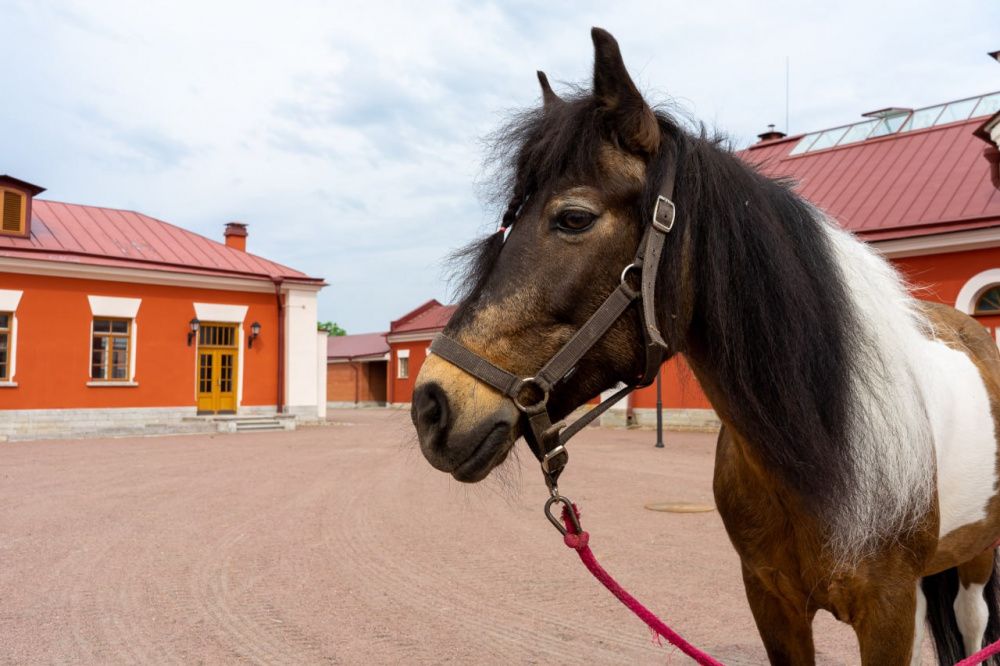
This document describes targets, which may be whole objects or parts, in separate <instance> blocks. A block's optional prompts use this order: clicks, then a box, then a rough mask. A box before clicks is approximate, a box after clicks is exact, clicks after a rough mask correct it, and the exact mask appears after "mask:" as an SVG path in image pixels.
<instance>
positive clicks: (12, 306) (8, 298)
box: [0, 289, 24, 388]
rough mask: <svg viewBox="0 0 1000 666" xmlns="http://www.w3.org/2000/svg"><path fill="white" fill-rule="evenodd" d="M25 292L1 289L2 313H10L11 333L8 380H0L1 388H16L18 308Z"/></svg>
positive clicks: (0, 310) (0, 305) (0, 304)
mask: <svg viewBox="0 0 1000 666" xmlns="http://www.w3.org/2000/svg"><path fill="white" fill-rule="evenodd" d="M23 294H24V292H23V291H20V290H16V289H0V312H9V313H10V333H9V334H8V335H9V338H8V340H7V366H8V376H7V379H2V378H0V388H16V387H17V381H15V377H17V306H18V305H19V304H20V303H21V296H22V295H23Z"/></svg>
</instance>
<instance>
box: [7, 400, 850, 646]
mask: <svg viewBox="0 0 1000 666" xmlns="http://www.w3.org/2000/svg"><path fill="white" fill-rule="evenodd" d="M330 421H331V425H329V426H325V427H312V428H302V429H300V430H298V431H296V432H293V433H278V434H273V433H259V434H246V435H218V436H183V437H159V438H147V439H114V440H107V439H106V440H82V441H53V442H22V443H8V444H3V445H0V662H3V663H11V664H29V663H30V664H36V663H80V664H84V663H86V664H92V663H116V664H117V663H146V664H154V663H155V664H159V663H178V664H193V663H266V664H312V663H333V664H360V663H380V664H381V663H455V664H469V663H497V664H499V663H503V664H573V663H600V664H612V663H615V664H636V663H640V664H665V663H671V664H684V663H688V662H687V660H686V659H685V658H684V656H683V655H681V654H680V653H677V652H676V651H674V650H672V649H671V648H669V647H658V646H656V645H655V644H653V642H652V641H651V640H650V636H649V632H648V631H647V630H646V629H645V627H644V626H643V625H642V624H641V623H640V622H639V621H638V620H636V619H635V618H633V617H632V616H630V615H629V614H628V613H627V611H625V610H624V609H623V608H622V607H620V606H619V605H618V602H617V601H615V600H614V599H613V598H612V597H611V596H610V595H609V594H608V593H607V592H606V591H605V590H604V589H603V588H601V587H600V586H599V585H598V584H597V583H596V582H595V581H593V580H592V579H591V578H590V576H589V574H588V573H587V572H586V571H585V570H584V568H583V567H582V565H581V564H580V563H579V561H578V560H577V558H576V555H575V554H574V553H573V552H572V551H570V550H568V549H567V548H565V547H564V546H563V544H562V542H561V539H560V537H559V535H558V533H557V532H556V531H555V530H554V529H553V528H552V526H551V525H549V523H548V522H547V521H546V520H545V518H544V517H543V516H542V514H541V506H542V504H543V502H544V500H545V489H544V486H543V483H542V480H541V478H540V476H539V475H538V473H537V468H536V466H535V463H534V461H533V459H532V458H531V456H530V454H529V453H528V452H527V450H526V449H525V450H523V451H521V452H520V456H519V458H520V460H519V461H511V462H509V463H508V464H507V465H506V466H505V467H504V468H503V469H502V470H501V474H500V476H499V478H491V479H490V480H488V481H487V482H485V483H483V484H480V485H478V486H463V485H460V484H458V483H457V482H455V481H453V480H452V479H451V478H450V477H448V476H446V475H444V474H441V473H440V472H436V471H435V470H433V469H432V468H431V467H430V466H429V465H427V464H426V463H425V462H424V460H423V458H422V457H421V456H420V454H419V452H418V450H417V449H416V447H415V443H414V439H413V434H412V430H411V428H410V425H409V418H408V415H407V414H405V413H402V412H394V411H384V410H362V411H350V410H345V411H336V412H333V413H332V414H331V416H330ZM653 441H654V439H653V434H652V433H650V432H637V431H631V432H626V431H615V430H601V429H588V430H587V431H586V432H584V433H583V434H581V435H580V436H579V437H578V438H577V439H575V440H574V441H573V443H572V445H571V447H572V448H571V455H572V460H571V462H570V465H569V468H568V470H567V472H566V474H565V475H564V477H563V481H562V483H561V486H562V488H563V491H564V492H565V493H566V494H567V495H569V496H570V497H572V498H573V499H574V500H575V501H577V502H578V503H579V504H581V505H582V507H583V511H584V525H585V527H586V528H587V529H588V530H589V531H590V532H591V534H592V540H591V546H592V547H593V549H594V551H595V553H596V554H597V556H598V557H599V558H600V559H601V561H602V562H603V564H604V565H605V566H606V567H607V568H608V569H609V570H610V571H611V572H612V574H614V575H616V576H617V577H618V578H619V580H620V581H621V582H622V584H624V585H625V586H626V587H627V588H629V589H631V590H632V591H633V592H634V593H635V594H636V595H637V596H638V597H639V598H640V599H641V600H644V601H645V602H646V603H647V605H649V606H650V607H651V608H652V609H653V610H654V611H655V612H658V613H660V614H661V616H662V617H664V619H665V620H666V621H667V622H668V623H669V624H671V625H672V626H674V627H675V628H676V629H678V630H679V631H680V632H681V633H682V634H683V635H685V636H686V637H687V638H689V639H690V640H691V641H692V642H694V643H695V644H696V645H698V646H700V647H702V648H704V649H706V650H707V651H708V652H710V653H711V654H713V655H714V656H716V657H718V658H720V659H721V660H723V661H724V662H726V663H727V664H761V663H765V661H766V660H765V656H764V651H763V648H762V647H761V645H760V642H759V639H758V638H757V635H756V631H755V629H754V626H753V620H752V618H751V615H750V611H749V608H748V607H747V604H746V601H745V600H744V597H743V591H742V587H741V583H740V576H739V567H738V562H737V559H736V556H735V554H734V552H733V550H732V548H731V546H730V545H729V542H728V540H727V538H726V535H725V533H724V531H723V528H722V524H721V521H720V519H719V516H718V514H716V513H714V512H712V513H703V514H686V515H681V514H668V513H656V512H651V511H647V510H645V509H643V504H645V503H647V502H651V501H664V500H689V501H699V502H706V501H711V468H712V457H713V446H712V444H713V441H714V438H713V436H709V435H692V434H676V433H668V446H667V448H666V449H663V450H657V449H654V448H653ZM522 446H523V445H522ZM816 630H817V647H818V652H819V663H823V664H852V663H856V662H857V657H856V642H855V639H854V635H853V633H852V632H851V631H850V630H849V628H847V627H845V626H841V625H838V624H837V623H836V622H835V621H833V619H832V618H831V617H829V616H827V615H824V614H821V616H820V617H819V618H818V619H817V622H816Z"/></svg>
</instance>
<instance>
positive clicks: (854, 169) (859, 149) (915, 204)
mask: <svg viewBox="0 0 1000 666" xmlns="http://www.w3.org/2000/svg"><path fill="white" fill-rule="evenodd" d="M982 122H983V118H982V117H978V118H972V119H969V120H966V121H962V122H956V123H951V124H947V125H940V126H937V127H930V128H927V129H923V130H916V131H912V132H902V133H898V134H890V135H888V136H885V137H881V138H877V139H868V140H866V141H861V142H858V143H851V144H847V145H843V146H838V147H835V148H829V149H826V150H817V151H815V152H806V153H801V154H799V155H794V156H790V155H789V152H790V151H791V150H792V148H794V147H795V145H796V144H797V143H798V140H799V139H801V138H802V136H803V135H799V136H794V137H789V138H786V139H781V140H778V141H768V142H763V143H759V144H755V145H753V146H750V147H749V148H748V149H746V150H744V151H742V152H741V153H739V155H740V157H741V158H742V159H744V160H745V161H747V162H749V163H752V164H755V165H757V166H758V168H759V169H760V170H761V171H762V172H763V173H765V174H767V175H769V176H784V177H789V178H792V179H794V180H795V181H797V186H796V190H797V191H798V192H799V193H800V194H801V195H802V196H804V197H805V198H806V199H808V200H810V201H811V202H813V203H814V204H815V205H817V206H818V207H820V208H822V209H823V210H825V211H827V212H828V213H829V214H830V215H832V216H833V217H834V218H836V219H837V220H838V221H839V222H840V224H841V226H843V227H844V228H846V229H848V230H850V231H852V232H854V233H856V234H858V235H860V236H862V237H864V238H865V239H866V240H872V241H877V240H886V239H890V238H904V237H909V236H921V235H927V234H933V233H943V232H949V231H962V230H966V229H975V228H980V227H991V226H1000V190H997V189H996V188H995V187H993V185H992V183H991V182H990V173H989V164H988V163H987V161H986V160H985V159H984V158H983V149H984V148H986V147H987V144H986V143H984V142H983V141H982V140H981V139H979V138H977V137H976V136H974V134H973V132H975V130H976V129H977V128H979V127H980V126H981V125H982Z"/></svg>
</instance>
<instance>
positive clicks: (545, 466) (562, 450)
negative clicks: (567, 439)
mask: <svg viewBox="0 0 1000 666" xmlns="http://www.w3.org/2000/svg"><path fill="white" fill-rule="evenodd" d="M556 456H565V457H566V458H567V459H568V458H569V452H568V451H566V447H565V446H563V445H562V444H560V445H559V446H557V447H556V448H554V449H552V450H551V451H549V452H548V453H546V454H545V455H544V456H543V457H542V462H541V465H542V471H543V472H545V473H546V474H551V473H552V469H551V468H550V467H549V463H550V462H551V461H552V459H553V458H555V457H556ZM565 466H566V462H565V461H563V467H565Z"/></svg>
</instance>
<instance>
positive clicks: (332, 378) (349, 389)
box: [326, 363, 367, 404]
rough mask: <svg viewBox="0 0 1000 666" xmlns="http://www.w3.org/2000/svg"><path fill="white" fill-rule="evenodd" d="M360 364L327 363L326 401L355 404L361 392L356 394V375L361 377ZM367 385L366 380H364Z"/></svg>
mask: <svg viewBox="0 0 1000 666" xmlns="http://www.w3.org/2000/svg"><path fill="white" fill-rule="evenodd" d="M359 365H360V364H359V363H327V365H326V401H327V402H337V403H352V404H353V403H354V401H355V400H356V399H357V396H358V395H359V394H360V391H358V392H357V393H356V392H355V386H356V383H355V375H356V374H358V375H361V374H363V373H361V369H360V368H359V367H358V366H359ZM362 381H363V382H364V383H367V380H366V379H364V378H363V379H362Z"/></svg>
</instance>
